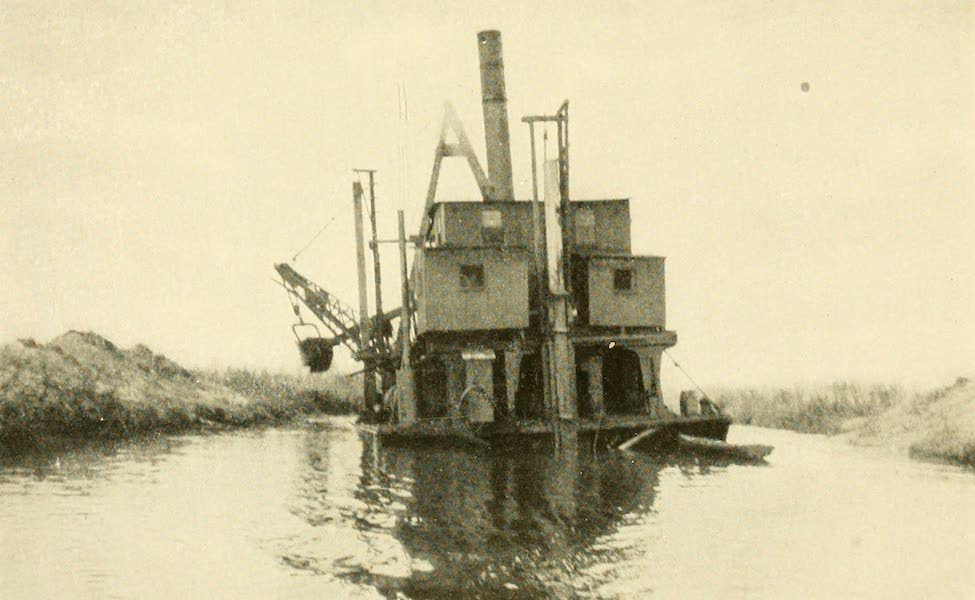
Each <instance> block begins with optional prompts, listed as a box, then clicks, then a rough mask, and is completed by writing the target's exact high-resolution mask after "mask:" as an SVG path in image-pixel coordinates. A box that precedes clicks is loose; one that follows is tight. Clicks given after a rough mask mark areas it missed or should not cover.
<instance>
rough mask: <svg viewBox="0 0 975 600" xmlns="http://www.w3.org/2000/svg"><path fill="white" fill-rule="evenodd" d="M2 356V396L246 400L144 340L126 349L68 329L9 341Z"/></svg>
mask: <svg viewBox="0 0 975 600" xmlns="http://www.w3.org/2000/svg"><path fill="white" fill-rule="evenodd" d="M0 359H2V368H0V393H2V394H4V395H19V396H27V397H49V396H54V395H57V394H58V393H61V394H69V395H70V394H71V393H72V392H94V393H95V394H111V395H113V396H115V397H116V398H117V399H118V400H120V401H123V402H130V403H134V404H139V403H147V402H148V403H155V404H160V403H162V404H165V403H168V402H172V401H174V400H179V401H184V402H201V403H212V402H214V401H224V402H230V403H241V402H245V401H246V400H245V399H244V398H243V397H241V396H239V395H238V394H235V393H234V392H233V391H231V390H230V389H228V388H225V387H222V386H218V385H214V384H213V383H212V382H208V381H196V380H194V378H193V376H192V374H191V373H190V372H189V371H187V370H186V369H184V368H183V367H181V366H180V365H179V364H177V363H175V362H174V361H172V360H170V359H168V358H166V357H165V356H163V355H161V354H155V353H154V352H152V350H150V349H149V348H148V347H146V346H144V345H142V344H139V345H137V346H135V347H134V348H132V349H129V350H122V349H120V348H118V347H117V346H116V345H115V344H113V343H112V342H110V341H109V340H107V339H105V338H104V337H102V336H100V335H98V334H97V333H94V332H90V331H89V332H81V331H69V332H67V333H65V334H64V335H61V336H59V337H57V338H55V339H53V340H51V341H50V342H49V343H47V344H43V345H42V344H37V343H36V342H33V341H32V340H26V341H21V342H19V343H17V344H9V345H7V346H5V347H3V349H2V350H0Z"/></svg>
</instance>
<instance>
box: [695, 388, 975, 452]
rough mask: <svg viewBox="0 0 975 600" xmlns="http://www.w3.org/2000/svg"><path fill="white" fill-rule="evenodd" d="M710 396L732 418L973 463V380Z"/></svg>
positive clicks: (741, 391)
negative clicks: (929, 386)
mask: <svg viewBox="0 0 975 600" xmlns="http://www.w3.org/2000/svg"><path fill="white" fill-rule="evenodd" d="M714 398H715V399H716V402H717V404H718V405H719V406H720V407H721V409H722V410H723V411H725V412H726V413H727V414H729V415H731V416H732V417H733V418H734V419H735V420H736V422H739V423H747V424H751V425H758V426H761V427H772V428H777V429H791V430H793V431H799V432H803V433H821V434H826V435H839V436H840V437H842V438H844V439H846V440H847V441H849V442H850V443H853V444H856V445H861V446H881V447H887V448H890V449H892V450H894V451H896V452H905V453H907V454H909V455H910V456H913V457H915V458H921V459H925V460H940V461H948V462H954V463H959V464H965V465H971V466H975V385H972V383H971V381H970V380H969V379H968V378H964V377H961V378H959V379H958V380H957V381H955V383H953V384H951V385H949V386H945V387H941V388H937V389H934V390H931V391H928V392H925V393H908V392H905V391H904V390H903V389H902V388H900V387H899V386H896V385H874V386H860V385H857V384H853V383H835V384H833V385H831V386H821V387H805V388H802V387H797V388H792V389H778V390H776V389H769V388H765V389H761V388H750V389H738V390H721V391H719V392H718V393H716V394H715V395H714Z"/></svg>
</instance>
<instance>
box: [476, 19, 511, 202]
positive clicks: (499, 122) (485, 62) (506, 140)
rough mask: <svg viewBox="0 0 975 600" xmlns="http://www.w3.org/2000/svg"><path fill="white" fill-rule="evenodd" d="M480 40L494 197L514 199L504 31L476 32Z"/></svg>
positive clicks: (482, 96) (482, 88)
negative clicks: (502, 44)
mask: <svg viewBox="0 0 975 600" xmlns="http://www.w3.org/2000/svg"><path fill="white" fill-rule="evenodd" d="M477 42H478V44H477V47H478V54H479V55H480V58H481V103H482V104H483V106H484V141H485V143H486V146H487V168H488V179H490V180H491V185H492V186H493V187H494V193H493V195H492V197H491V200H514V199H515V193H514V187H513V186H512V184H511V139H510V135H509V134H508V105H507V98H505V95H504V62H502V60H501V32H499V31H482V32H480V33H479V34H477Z"/></svg>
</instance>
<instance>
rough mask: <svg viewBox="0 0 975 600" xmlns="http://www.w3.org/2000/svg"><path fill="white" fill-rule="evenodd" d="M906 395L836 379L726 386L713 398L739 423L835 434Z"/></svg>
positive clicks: (893, 388)
mask: <svg viewBox="0 0 975 600" xmlns="http://www.w3.org/2000/svg"><path fill="white" fill-rule="evenodd" d="M905 397H906V395H905V393H904V391H903V389H901V388H900V387H899V386H897V385H870V386H863V385H860V384H856V383H848V382H838V383H834V384H832V385H823V386H808V387H799V386H797V387H793V388H788V389H775V388H742V389H725V390H719V391H718V392H717V393H716V394H714V396H713V400H715V401H716V402H717V404H718V406H720V407H721V409H722V410H723V411H724V412H725V413H727V414H729V415H731V416H732V417H733V418H734V419H735V420H736V421H737V422H739V423H745V424H751V425H758V426H761V427H773V428H776V429H791V430H794V431H799V432H803V433H825V434H834V433H838V432H840V431H841V430H842V427H843V423H844V422H846V421H848V420H850V419H854V418H859V417H869V416H873V415H877V414H880V413H882V412H884V411H886V410H887V409H889V408H890V407H891V406H893V405H894V404H896V403H898V402H901V401H902V400H904V398H905Z"/></svg>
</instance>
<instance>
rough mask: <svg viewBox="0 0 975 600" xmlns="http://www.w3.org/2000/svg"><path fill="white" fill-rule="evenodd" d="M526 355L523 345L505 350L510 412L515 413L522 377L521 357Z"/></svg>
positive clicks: (505, 376) (505, 372) (505, 378)
mask: <svg viewBox="0 0 975 600" xmlns="http://www.w3.org/2000/svg"><path fill="white" fill-rule="evenodd" d="M524 356H525V352H524V350H522V348H521V345H519V344H515V345H513V346H512V347H511V348H509V349H508V350H505V352H504V381H505V392H506V396H507V398H506V400H507V402H508V414H509V415H513V414H515V399H516V398H517V396H518V380H519V379H520V378H521V359H522V358H523V357H524Z"/></svg>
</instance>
